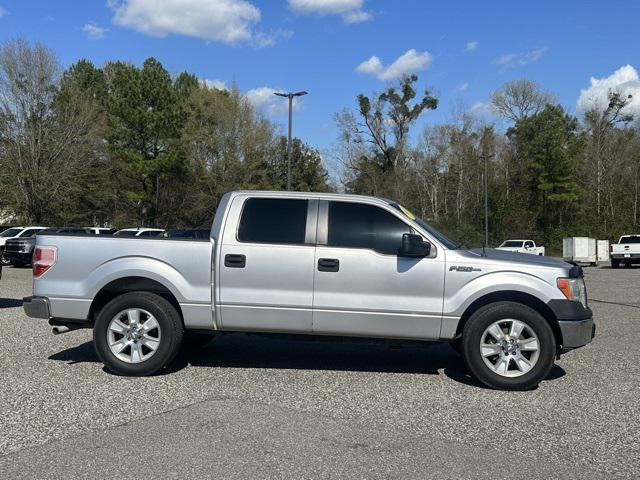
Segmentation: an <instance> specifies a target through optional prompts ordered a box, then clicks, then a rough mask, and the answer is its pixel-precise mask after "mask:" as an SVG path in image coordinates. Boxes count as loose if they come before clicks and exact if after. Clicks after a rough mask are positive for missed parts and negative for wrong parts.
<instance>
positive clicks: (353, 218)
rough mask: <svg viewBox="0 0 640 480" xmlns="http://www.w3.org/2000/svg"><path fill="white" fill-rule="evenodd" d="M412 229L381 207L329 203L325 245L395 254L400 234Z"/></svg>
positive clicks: (400, 239) (399, 241)
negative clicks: (327, 230)
mask: <svg viewBox="0 0 640 480" xmlns="http://www.w3.org/2000/svg"><path fill="white" fill-rule="evenodd" d="M405 233H411V227H410V226H409V225H407V224H406V223H404V222H403V221H402V220H400V219H399V218H398V217H396V216H395V215H393V214H392V213H390V212H387V211H386V210H383V209H382V208H379V207H376V206H374V205H367V204H364V203H350V202H330V203H329V232H328V238H327V245H329V246H331V247H348V248H368V249H370V250H375V251H376V252H379V253H382V254H385V255H398V253H399V251H400V247H401V246H402V235H403V234H405Z"/></svg>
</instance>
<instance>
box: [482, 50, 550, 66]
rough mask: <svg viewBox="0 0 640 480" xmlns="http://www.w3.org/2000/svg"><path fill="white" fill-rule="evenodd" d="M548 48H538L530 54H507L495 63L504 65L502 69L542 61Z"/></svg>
mask: <svg viewBox="0 0 640 480" xmlns="http://www.w3.org/2000/svg"><path fill="white" fill-rule="evenodd" d="M548 51H549V48H548V47H544V48H538V49H536V50H531V51H530V52H519V53H507V54H504V55H502V56H500V57H498V58H496V59H495V61H494V63H497V64H498V65H502V67H504V68H506V67H511V66H519V65H527V64H529V63H534V62H537V61H538V60H540V59H541V58H542V57H543V56H544V55H545V54H546V53H547V52H548Z"/></svg>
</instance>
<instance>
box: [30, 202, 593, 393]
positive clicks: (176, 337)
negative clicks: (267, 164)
mask: <svg viewBox="0 0 640 480" xmlns="http://www.w3.org/2000/svg"><path fill="white" fill-rule="evenodd" d="M36 242H37V243H36V250H35V252H34V257H33V275H34V281H33V296H31V297H27V298H25V299H24V310H25V312H26V314H27V315H28V316H30V317H36V318H45V319H48V320H49V323H50V324H51V325H52V326H53V327H54V331H55V332H57V333H61V332H63V331H67V330H70V329H76V328H82V327H86V328H93V339H94V344H95V348H96V351H97V353H98V355H99V357H100V359H101V360H102V362H103V363H104V365H105V366H106V367H107V369H108V370H110V371H112V372H115V373H118V374H124V375H135V376H139V375H150V374H153V373H156V372H158V371H159V370H161V369H162V368H164V367H165V366H166V365H167V364H169V363H170V362H171V361H172V359H173V358H174V356H175V355H176V353H177V352H178V350H179V348H180V346H181V343H182V341H183V339H190V338H194V335H197V334H198V333H203V332H208V333H218V334H220V333H224V332H269V333H284V334H303V335H305V334H306V335H316V336H317V335H330V336H346V337H368V338H383V339H399V340H424V341H443V342H450V343H452V344H453V346H454V347H455V348H456V350H458V351H459V352H460V353H461V354H462V355H463V357H464V360H465V362H466V364H467V366H468V368H469V370H470V371H471V373H472V374H473V375H474V376H475V377H476V378H478V379H479V380H480V381H481V382H483V383H484V384H486V385H488V386H490V387H493V388H501V389H511V390H522V389H529V388H532V387H534V386H536V385H537V384H538V383H539V382H540V381H541V380H542V379H544V378H545V377H546V376H547V374H548V373H549V371H550V369H551V367H552V366H553V363H554V360H555V359H556V357H557V356H559V355H560V354H561V353H564V352H566V351H568V350H570V349H573V348H576V347H581V346H583V345H586V344H588V343H589V342H590V341H591V339H592V338H593V335H594V332H595V327H594V322H593V318H592V314H591V310H590V309H589V308H588V306H587V296H586V291H585V284H584V281H583V278H582V270H581V269H580V267H575V266H572V265H570V264H568V263H564V262H562V261H559V260H554V259H551V258H546V257H537V256H531V255H526V254H520V253H513V252H502V251H497V250H492V249H487V250H486V251H485V252H483V250H482V249H475V250H473V249H472V250H462V249H460V248H458V247H457V246H456V245H455V244H454V243H453V242H452V241H450V240H448V239H447V238H446V237H445V236H443V235H442V234H441V233H439V232H438V231H437V230H435V229H434V228H432V227H431V226H430V225H428V224H427V223H425V222H423V221H422V220H421V219H419V218H418V217H416V216H415V215H413V214H412V213H411V212H410V211H408V210H407V209H406V208H404V207H402V206H401V205H399V204H397V203H395V202H393V201H389V200H385V199H380V198H374V197H363V196H353V195H342V194H322V193H291V192H255V191H238V192H232V193H227V194H225V195H224V196H223V198H222V199H221V201H220V204H219V206H218V210H217V212H216V214H215V219H214V221H213V226H212V227H211V234H210V238H209V239H205V240H182V239H173V238H162V237H155V238H135V237H133V238H128V237H123V238H118V237H104V238H102V237H98V238H87V237H79V236H72V235H71V236H68V235H55V236H46V235H40V236H38V238H37V241H36Z"/></svg>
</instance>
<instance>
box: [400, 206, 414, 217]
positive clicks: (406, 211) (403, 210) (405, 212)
mask: <svg viewBox="0 0 640 480" xmlns="http://www.w3.org/2000/svg"><path fill="white" fill-rule="evenodd" d="M398 206H399V207H400V210H402V213H404V214H405V215H406V216H407V217H409V218H410V219H411V220H415V219H416V216H415V215H414V214H413V213H411V212H410V211H409V210H407V209H406V208H404V207H403V206H402V205H398Z"/></svg>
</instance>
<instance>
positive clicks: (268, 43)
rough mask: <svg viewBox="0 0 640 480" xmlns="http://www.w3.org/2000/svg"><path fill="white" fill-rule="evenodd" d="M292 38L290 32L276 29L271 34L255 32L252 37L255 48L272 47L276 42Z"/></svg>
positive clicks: (291, 32)
mask: <svg viewBox="0 0 640 480" xmlns="http://www.w3.org/2000/svg"><path fill="white" fill-rule="evenodd" d="M292 36H293V31H292V30H282V29H278V30H276V31H274V32H271V33H265V32H257V33H256V34H255V35H254V36H253V45H254V46H255V47H257V48H266V47H273V46H274V45H275V44H276V42H277V41H278V40H280V39H283V40H288V39H290V38H291V37H292Z"/></svg>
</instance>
